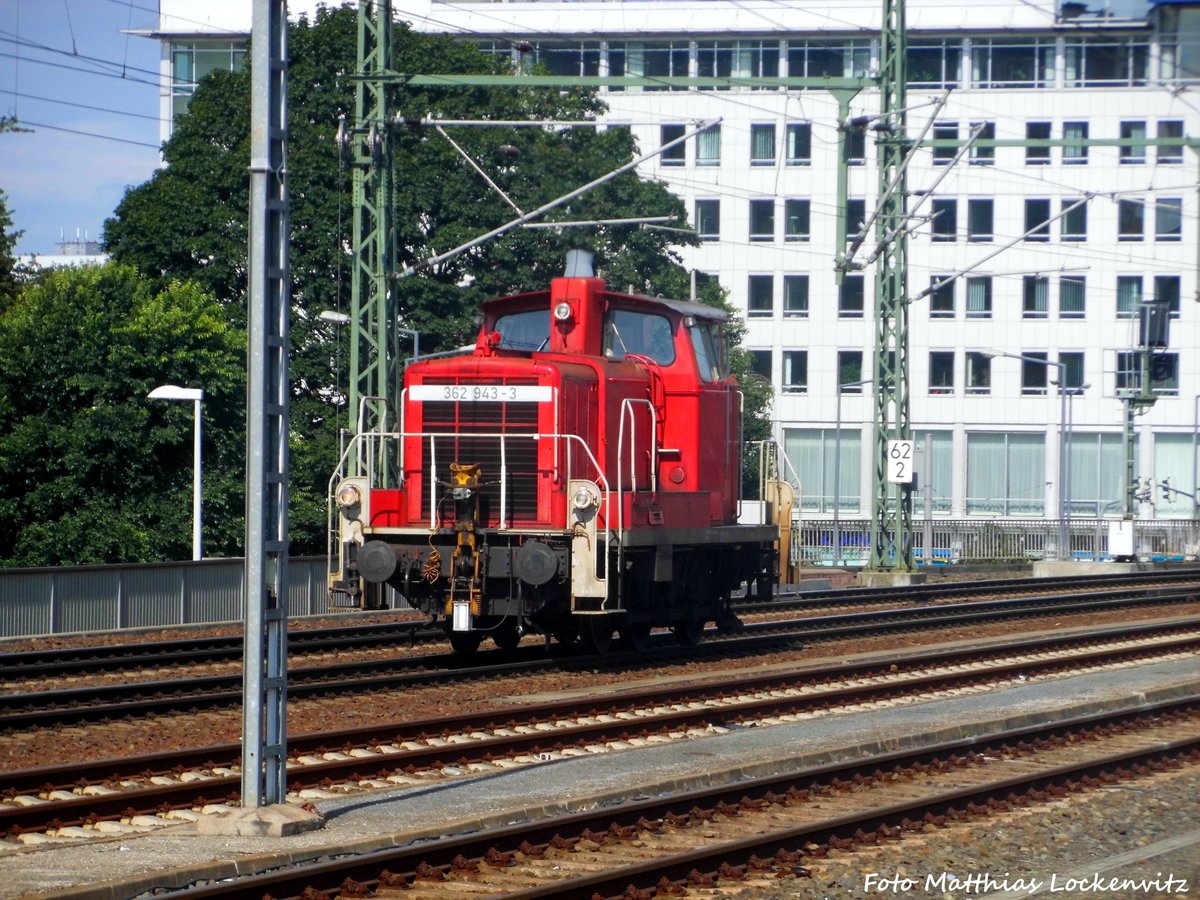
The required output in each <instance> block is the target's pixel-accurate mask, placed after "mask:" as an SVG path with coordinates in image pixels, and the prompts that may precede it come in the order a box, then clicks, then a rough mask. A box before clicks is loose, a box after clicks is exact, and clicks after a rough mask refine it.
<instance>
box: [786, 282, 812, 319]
mask: <svg viewBox="0 0 1200 900" xmlns="http://www.w3.org/2000/svg"><path fill="white" fill-rule="evenodd" d="M783 314H784V315H785V316H807V315H808V276H807V275H784V276H783Z"/></svg>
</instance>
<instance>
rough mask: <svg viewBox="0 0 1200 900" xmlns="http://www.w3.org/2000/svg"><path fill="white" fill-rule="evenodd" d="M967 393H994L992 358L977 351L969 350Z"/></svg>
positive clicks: (967, 359)
mask: <svg viewBox="0 0 1200 900" xmlns="http://www.w3.org/2000/svg"><path fill="white" fill-rule="evenodd" d="M966 363H967V385H966V387H967V393H968V394H990V393H991V392H992V358H991V357H990V356H988V355H986V354H984V353H980V352H978V351H976V350H968V351H967V357H966Z"/></svg>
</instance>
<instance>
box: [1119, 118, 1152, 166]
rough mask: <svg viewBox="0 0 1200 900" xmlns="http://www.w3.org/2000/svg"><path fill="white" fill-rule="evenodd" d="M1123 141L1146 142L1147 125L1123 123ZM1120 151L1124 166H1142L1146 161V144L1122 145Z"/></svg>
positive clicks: (1143, 123)
mask: <svg viewBox="0 0 1200 900" xmlns="http://www.w3.org/2000/svg"><path fill="white" fill-rule="evenodd" d="M1121 140H1123V141H1142V142H1144V141H1145V140H1146V123H1145V122H1122V123H1121ZM1120 151H1121V152H1120V154H1119V155H1120V159H1121V163H1122V165H1140V164H1141V163H1144V162H1145V161H1146V145H1145V143H1141V144H1137V143H1134V144H1122V145H1121V147H1120Z"/></svg>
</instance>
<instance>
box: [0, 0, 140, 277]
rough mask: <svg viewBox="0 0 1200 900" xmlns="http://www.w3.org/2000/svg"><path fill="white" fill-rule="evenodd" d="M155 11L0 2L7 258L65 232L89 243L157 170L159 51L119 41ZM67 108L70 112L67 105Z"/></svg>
mask: <svg viewBox="0 0 1200 900" xmlns="http://www.w3.org/2000/svg"><path fill="white" fill-rule="evenodd" d="M157 6H158V4H157V3H156V2H155V0H0V115H4V116H15V117H16V118H17V119H18V121H20V122H22V123H24V124H25V127H27V128H30V129H31V130H32V133H22V134H16V133H12V132H6V133H4V134H0V190H3V191H4V193H5V194H6V195H7V202H8V209H9V212H10V213H11V215H12V217H13V222H14V226H15V227H16V228H17V229H23V230H24V232H25V234H24V235H23V236H22V238H21V239H20V241H19V242H18V244H17V252H18V253H22V254H24V253H54V252H57V247H56V246H55V244H56V243H57V242H58V241H59V240H60V235H61V234H62V233H63V232H65V233H66V235H67V237H68V238H73V237H74V236H75V234H76V232H77V231H78V233H79V234H80V236H82V235H83V234H84V232H86V233H87V235H88V236H89V237H90V238H92V239H93V240H95V239H97V238H98V237H99V235H100V232H101V229H102V228H103V225H104V220H105V219H106V218H108V217H110V216H111V215H112V212H113V209H114V208H115V207H116V205H117V204H118V203H119V202H120V200H121V197H122V196H123V195H124V193H125V190H126V188H127V187H131V186H134V185H138V184H141V183H142V182H144V181H145V180H146V179H148V178H149V177H150V176H151V175H152V174H153V173H154V170H155V168H156V167H157V166H158V162H159V156H158V141H159V123H158V118H157V117H158V111H159V100H158V98H159V87H158V74H157V73H158V65H159V53H160V51H159V44H158V42H157V41H155V40H152V39H149V38H143V37H135V36H131V35H125V34H122V33H121V31H122V29H126V28H135V29H136V28H146V27H150V26H153V25H154V24H155V23H156V22H157V18H158V12H157ZM71 104H77V105H71Z"/></svg>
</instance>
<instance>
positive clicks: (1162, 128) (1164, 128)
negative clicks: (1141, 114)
mask: <svg viewBox="0 0 1200 900" xmlns="http://www.w3.org/2000/svg"><path fill="white" fill-rule="evenodd" d="M1158 136H1159V138H1160V139H1163V138H1169V139H1172V140H1178V141H1182V140H1183V122H1182V121H1181V120H1179V119H1164V120H1162V121H1161V122H1159V123H1158ZM1155 159H1157V160H1158V162H1159V164H1161V165H1171V164H1175V165H1178V164H1179V163H1181V162H1183V145H1182V144H1180V145H1177V146H1174V147H1164V146H1162V145H1159V147H1158V149H1157V153H1156V156H1155Z"/></svg>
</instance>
